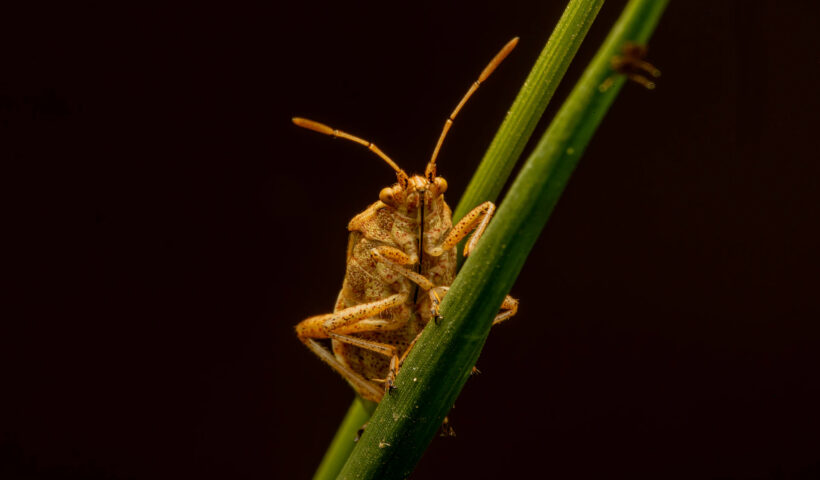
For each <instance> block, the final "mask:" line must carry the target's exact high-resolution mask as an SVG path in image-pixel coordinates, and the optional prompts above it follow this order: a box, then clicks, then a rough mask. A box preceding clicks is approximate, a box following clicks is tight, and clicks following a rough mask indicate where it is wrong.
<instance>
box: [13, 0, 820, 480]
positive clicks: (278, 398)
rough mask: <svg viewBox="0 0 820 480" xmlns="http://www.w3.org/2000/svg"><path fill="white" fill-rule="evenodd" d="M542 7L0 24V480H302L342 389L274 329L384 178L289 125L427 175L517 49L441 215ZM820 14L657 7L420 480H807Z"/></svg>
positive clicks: (796, 9)
mask: <svg viewBox="0 0 820 480" xmlns="http://www.w3.org/2000/svg"><path fill="white" fill-rule="evenodd" d="M563 4H564V2H500V3H499V2H484V1H480V2H469V6H468V4H467V3H462V4H459V5H439V4H438V3H437V2H422V3H420V2H413V3H412V4H406V3H401V4H386V3H384V2H369V3H358V4H355V5H353V4H347V3H345V2H324V1H320V2H304V3H302V4H295V3H294V2H291V3H290V4H289V5H280V4H276V3H275V2H253V3H249V2H233V3H230V4H227V3H226V4H224V5H214V6H204V5H202V4H196V3H191V4H190V5H186V4H181V3H177V4H173V5H157V6H152V5H148V4H146V3H143V2H135V3H132V4H130V5H129V4H125V3H117V6H116V7H112V6H110V5H108V3H107V2H99V3H96V4H84V5H77V4H75V5H67V4H63V5H59V6H54V5H43V4H36V3H32V4H29V6H28V7H27V8H26V10H25V11H20V10H13V11H12V10H10V11H6V12H5V14H4V15H2V18H3V20H2V22H3V28H2V31H3V33H2V44H1V45H0V51H2V59H3V60H2V61H3V64H4V65H3V66H4V68H3V72H4V73H3V75H2V76H3V79H2V80H0V85H1V86H2V97H0V98H1V99H2V101H1V102H0V115H1V116H0V121H1V122H2V123H0V127H2V142H0V144H1V145H0V152H3V153H2V157H3V160H4V161H3V167H4V170H5V175H3V177H4V178H3V182H4V184H5V187H4V188H3V191H4V194H3V195H4V197H5V200H6V201H5V202H4V204H5V207H6V209H7V214H6V215H5V220H6V221H5V226H6V229H5V230H6V233H7V235H6V236H7V237H8V239H10V240H11V244H12V245H13V246H10V247H8V250H7V260H6V263H7V267H6V268H4V270H5V271H6V272H7V273H10V276H11V282H10V283H11V285H10V286H9V287H8V288H7V289H6V295H7V296H8V297H9V298H8V300H10V301H11V303H10V304H11V305H13V306H14V307H16V308H14V309H13V311H14V314H12V315H9V316H8V317H7V318H6V319H4V320H3V324H4V326H3V329H4V332H3V334H2V337H1V338H2V339H1V340H0V342H2V352H3V354H2V355H3V358H2V359H0V360H2V365H3V367H2V368H3V376H2V382H3V384H2V401H3V403H4V404H5V406H4V407H3V408H2V418H0V429H1V430H2V432H1V433H0V477H2V478H116V479H121V478H122V479H125V478H137V477H139V478H220V479H222V478H259V479H271V478H307V477H309V476H310V475H311V474H312V472H313V470H314V468H315V467H316V465H317V464H318V461H319V459H320V458H321V455H322V453H323V452H324V449H325V447H326V446H327V444H328V442H329V440H330V438H331V436H332V434H333V433H334V432H335V429H336V427H337V425H338V422H339V420H340V419H341V417H342V416H343V414H344V412H345V410H346V409H347V407H348V405H349V404H350V400H351V399H352V398H353V395H352V391H351V390H350V388H349V387H348V386H347V385H346V384H345V382H344V381H342V379H341V378H339V376H338V375H336V374H335V373H333V372H332V371H331V370H330V369H329V368H327V367H326V366H325V365H323V364H322V363H321V362H320V361H319V360H318V359H317V358H315V357H314V356H313V355H312V354H311V353H310V352H309V351H308V350H307V349H306V348H304V347H303V346H302V345H301V344H300V343H299V342H298V341H297V339H296V337H295V335H294V333H293V325H295V324H296V323H297V322H299V321H300V320H302V319H303V318H305V317H308V316H310V315H315V314H320V313H325V312H329V311H330V310H331V309H332V306H333V302H334V300H335V298H336V294H337V292H338V289H339V288H340V286H341V282H342V278H343V275H344V253H345V246H346V229H345V227H346V224H347V221H348V220H349V219H350V218H351V217H352V216H353V215H354V214H356V213H357V212H358V211H360V210H362V209H363V208H364V207H365V206H367V205H368V204H369V203H371V202H373V201H375V199H376V198H377V195H378V191H379V189H380V188H382V187H383V186H385V185H387V184H389V183H391V182H392V181H393V180H394V176H393V174H392V173H391V171H390V170H389V168H387V167H386V166H385V165H383V164H382V163H381V162H380V161H379V160H378V158H376V157H375V156H373V155H372V154H369V153H368V152H367V151H365V150H364V149H362V148H361V147H357V146H355V145H353V144H349V143H347V142H342V141H332V140H331V139H329V138H327V137H323V136H320V135H318V134H314V133H312V132H308V131H305V130H301V129H298V128H296V127H294V126H293V125H291V124H290V117H291V116H293V115H301V116H306V117H309V118H313V119H316V120H319V121H323V122H326V123H328V124H330V125H333V126H335V127H338V128H340V129H344V130H347V131H349V132H351V133H354V134H358V135H361V136H363V137H365V138H368V139H371V140H373V141H374V142H376V143H377V144H378V145H379V146H380V147H381V148H382V149H383V150H384V151H385V152H387V153H388V154H389V155H391V156H393V158H394V159H395V160H396V161H397V162H398V163H399V164H400V165H401V166H403V167H404V168H405V169H407V170H411V171H420V170H422V169H423V166H424V164H425V162H426V160H427V159H428V156H429V154H430V152H431V150H432V147H433V145H434V143H435V140H436V138H437V136H438V133H439V131H440V128H441V126H442V125H443V122H444V119H445V117H446V115H447V113H448V112H449V111H450V110H451V109H452V108H453V106H454V105H455V103H456V102H457V100H458V99H459V98H460V96H461V95H462V94H463V93H464V92H465V91H466V89H467V87H468V86H469V84H470V82H472V81H473V79H474V78H475V76H476V75H477V74H478V72H479V71H480V70H481V68H483V66H484V65H485V64H486V62H487V61H488V60H489V59H490V58H491V57H492V55H493V54H494V53H495V52H496V51H497V50H498V49H499V48H500V47H501V46H502V45H503V44H504V42H506V41H507V40H508V39H509V38H511V37H513V36H515V35H518V36H520V37H521V42H520V44H519V47H518V48H517V49H516V50H515V51H514V52H513V54H512V55H511V56H510V57H509V58H508V60H507V61H505V63H504V64H503V65H502V66H501V67H500V68H499V70H497V72H496V73H495V74H494V76H493V77H492V78H491V79H490V80H489V81H488V82H487V83H486V84H485V85H484V86H482V88H481V89H480V90H479V92H478V93H477V95H476V96H475V97H474V99H473V100H472V101H471V102H470V103H469V104H468V106H467V107H466V108H465V109H464V110H463V112H462V114H461V116H460V117H459V119H458V121H457V123H456V125H455V126H454V128H453V130H452V132H451V134H450V136H449V138H448V141H447V142H446V144H445V147H444V149H443V152H442V155H441V157H440V162H439V164H440V167H439V171H440V173H441V174H442V175H443V176H444V177H446V178H447V180H448V182H449V184H450V190H449V192H448V198H450V201H451V204H455V203H456V200H457V199H458V197H459V196H460V194H461V193H462V192H463V190H464V187H465V186H466V183H467V181H468V179H469V176H470V174H471V172H472V170H473V169H474V168H475V166H476V165H477V163H478V161H479V159H480V158H481V155H482V152H483V151H484V150H485V148H486V147H487V145H488V143H489V140H490V139H491V138H492V134H493V133H494V131H495V129H496V128H497V126H498V124H499V123H500V121H501V119H502V118H503V115H504V113H505V112H506V109H507V108H508V106H509V105H510V103H511V102H512V99H513V98H514V96H515V93H516V92H517V89H518V86H519V85H520V84H521V83H522V81H523V79H524V78H525V76H526V73H527V71H528V69H529V67H530V66H531V65H532V63H533V62H534V61H535V58H536V56H537V54H538V52H539V51H540V49H541V48H542V46H543V44H544V42H545V41H546V38H547V36H548V34H549V32H550V31H551V29H552V27H553V26H554V24H555V23H556V21H557V19H558V17H559V16H560V14H561V11H562V8H563ZM622 5H623V2H617V1H612V2H608V3H607V4H606V5H605V6H604V8H603V9H602V11H601V13H600V15H599V17H598V20H597V21H596V23H595V24H594V25H593V27H592V29H591V31H590V33H589V36H588V38H587V41H586V42H585V43H584V45H583V46H582V47H581V50H580V52H579V54H578V56H577V58H576V61H575V62H574V63H573V66H572V67H571V68H570V70H569V72H568V74H567V76H566V79H565V85H563V86H562V87H561V88H560V89H559V90H558V92H557V93H556V96H555V98H554V100H553V104H552V105H551V106H550V109H549V110H548V112H547V115H546V116H545V118H547V119H548V118H550V117H551V116H552V114H553V113H554V112H555V110H556V108H557V105H559V104H560V102H561V101H562V100H563V98H564V97H565V96H566V94H567V92H568V91H569V87H568V85H571V84H572V83H574V82H575V81H576V80H577V78H578V77H579V74H580V72H581V71H582V68H583V66H584V65H585V64H586V62H587V61H588V60H589V59H590V58H591V56H592V55H593V53H594V51H595V49H596V48H597V45H599V44H600V41H601V40H602V39H603V37H604V36H605V34H606V32H607V31H608V29H609V27H610V25H611V24H612V22H613V21H614V19H615V18H616V17H617V15H618V13H619V12H620V10H621V8H622ZM817 14H818V7H817V6H816V4H814V3H809V2H794V3H788V4H786V3H785V2H740V1H738V2H685V1H673V2H672V3H671V5H670V6H669V8H668V10H667V12H666V14H665V16H664V18H663V20H662V21H661V24H660V26H659V27H658V29H657V32H656V34H655V36H654V37H653V39H652V42H651V47H650V60H651V61H652V62H654V63H655V64H656V65H657V66H658V67H659V68H660V69H661V70H662V71H663V77H662V78H661V80H660V82H659V85H658V88H657V90H655V91H652V92H649V91H645V90H643V89H641V88H639V87H638V86H636V85H634V84H630V85H626V86H625V88H624V89H623V91H622V93H621V95H620V97H619V98H618V99H617V101H616V102H615V104H614V106H613V108H612V109H611V111H610V112H609V114H608V115H607V117H606V119H605V120H604V121H603V123H602V125H601V127H600V129H599V132H598V134H597V135H596V137H595V138H594V140H593V141H592V143H591V144H590V146H589V148H588V150H587V152H586V154H585V155H584V159H583V161H582V162H581V164H580V166H579V168H578V169H577V171H576V172H575V175H574V176H573V178H572V181H571V183H570V185H569V187H568V188H567V190H566V192H565V194H564V196H563V198H562V199H561V201H560V203H559V204H558V206H557V208H556V210H555V212H554V215H553V217H552V219H551V220H550V223H549V224H548V226H547V227H546V229H545V230H544V233H543V235H542V237H541V239H540V240H539V242H538V243H537V244H536V246H535V248H534V250H533V252H532V254H531V256H530V259H529V261H528V263H527V265H526V266H525V268H524V270H523V272H522V274H521V276H520V277H519V279H518V282H517V283H516V286H515V287H514V288H513V291H512V294H513V295H514V296H516V297H518V298H520V300H521V310H520V313H519V315H518V316H517V317H516V318H514V319H513V320H511V321H510V322H509V323H507V324H505V325H502V326H500V327H498V328H496V329H494V332H493V334H492V335H491V337H490V339H489V341H488V343H487V346H486V348H485V350H484V352H483V353H482V357H481V359H480V361H479V364H478V366H479V368H480V369H481V370H482V372H483V374H482V375H480V376H478V377H476V378H473V379H471V380H470V381H469V382H468V384H467V386H466V388H465V390H464V392H463V394H462V395H461V397H460V398H459V401H458V404H457V408H456V409H455V410H454V411H453V412H452V414H451V419H452V422H453V425H454V426H455V429H456V431H457V434H458V437H456V438H454V439H436V440H434V442H433V444H432V446H431V448H430V449H429V450H428V452H427V453H426V455H425V457H424V458H423V459H422V461H421V463H420V464H419V466H418V469H417V471H416V473H415V475H414V477H415V478H455V477H456V476H457V477H458V478H498V477H499V476H500V475H505V476H516V477H518V476H524V475H528V474H534V475H536V476H545V477H547V476H548V477H556V478H567V477H568V478H591V477H598V478H600V477H615V478H619V477H629V478H650V477H652V478H818V477H820V434H819V433H818V432H820V413H819V412H818V405H820V385H819V384H818V383H819V382H818V373H817V367H818V365H819V364H820V363H819V362H818V353H817V348H818V345H819V344H820V342H818V328H817V325H818V321H820V312H818V310H820V308H818V301H817V299H816V295H817V293H818V263H820V262H818V260H820V254H818V248H817V247H818V245H819V244H820V233H818V228H817V221H818V218H819V217H820V215H818V213H820V212H818V205H820V193H818V190H817V186H818V174H820V167H819V166H818V163H819V162H818V155H817V150H816V137H817V130H818V129H817V126H818V122H817V120H816V118H817V112H818V107H820V105H819V104H820V102H819V101H818V98H820V95H818V93H817V91H818V86H817V78H818V73H820V72H819V70H820V69H819V68H818V61H817V58H818V56H817V51H818V50H817V47H818V45H817V43H818V42H817V40H816V38H817V33H816V28H817V19H818V15H817ZM545 126H546V122H542V125H540V126H539V128H538V129H537V130H536V133H535V135H536V136H540V135H541V133H542V132H543V130H544V128H545ZM92 213H93V215H94V221H93V224H92V223H91V220H92V219H91V214H92ZM90 225H93V227H92V228H89V226H90ZM89 280H90V281H89Z"/></svg>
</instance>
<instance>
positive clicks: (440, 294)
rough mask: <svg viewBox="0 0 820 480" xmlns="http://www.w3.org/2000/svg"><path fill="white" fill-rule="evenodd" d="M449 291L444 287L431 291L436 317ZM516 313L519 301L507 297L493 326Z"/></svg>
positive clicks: (448, 288) (431, 302) (431, 301)
mask: <svg viewBox="0 0 820 480" xmlns="http://www.w3.org/2000/svg"><path fill="white" fill-rule="evenodd" d="M448 290H450V287H447V286H443V285H442V286H440V287H436V288H434V289H432V290H430V304H431V305H432V308H433V312H432V314H433V315H435V316H436V317H437V316H438V306H439V304H441V301H442V300H443V299H444V295H446V294H447V291H448ZM516 313H518V300H516V299H514V298H513V297H511V296H509V295H507V296H506V297H504V301H503V302H502V303H501V312H499V313H498V315H496V316H495V318H494V319H493V325H498V324H499V323H501V322H503V321H504V320H507V319H509V318H510V317H512V316H514V315H515V314H516Z"/></svg>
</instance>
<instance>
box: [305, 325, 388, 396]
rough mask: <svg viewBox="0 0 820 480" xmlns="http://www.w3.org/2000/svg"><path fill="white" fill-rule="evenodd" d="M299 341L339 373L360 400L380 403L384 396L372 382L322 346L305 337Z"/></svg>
mask: <svg viewBox="0 0 820 480" xmlns="http://www.w3.org/2000/svg"><path fill="white" fill-rule="evenodd" d="M299 340H301V341H302V343H304V344H305V345H307V347H308V348H309V349H310V350H311V351H312V352H313V353H315V354H316V356H318V357H319V358H321V359H322V361H324V362H325V363H327V364H328V365H330V367H331V368H333V369H334V370H336V371H337V372H339V374H340V375H341V376H342V377H344V379H345V380H347V381H348V383H350V385H351V386H352V387H353V389H354V390H356V392H357V393H358V394H359V395H361V397H362V398H364V399H365V400H370V401H371V402H376V403H378V402H380V401H381V399H382V397H383V396H384V392H382V390H381V389H380V388H377V387H376V386H375V385H374V384H373V383H372V382H370V381H368V380H367V379H366V378H364V377H363V376H362V375H360V374H358V373H356V372H354V371H353V370H351V369H350V368H349V367H348V366H347V365H345V364H343V363H342V362H340V361H339V360H338V359H337V358H336V357H334V356H333V354H332V353H330V351H329V350H328V349H327V348H325V347H324V346H323V345H322V344H320V343H319V342H317V341H316V340H313V339H312V338H306V337H299Z"/></svg>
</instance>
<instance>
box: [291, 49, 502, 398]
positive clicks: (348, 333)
mask: <svg viewBox="0 0 820 480" xmlns="http://www.w3.org/2000/svg"><path fill="white" fill-rule="evenodd" d="M517 43H518V38H514V39H512V40H510V41H509V42H508V43H507V44H506V45H505V46H504V48H502V49H501V51H500V52H498V54H496V56H495V57H494V58H493V59H492V60H491V61H490V63H489V64H488V65H487V66H486V67H485V68H484V70H483V71H482V72H481V75H479V77H478V80H476V81H475V82H473V84H472V85H471V86H470V88H469V90H468V91H467V93H466V94H465V95H464V97H463V98H462V99H461V101H460V102H459V103H458V105H457V106H456V108H455V109H454V110H453V112H452V113H451V114H450V116H449V117H448V118H447V120H446V121H445V124H444V128H443V130H442V132H441V135H440V136H439V139H438V142H437V143H436V146H435V148H434V150H433V154H432V156H431V158H430V161H429V162H428V163H427V167H426V169H425V172H424V175H413V176H409V175H407V173H405V172H404V170H402V169H401V168H400V167H399V166H398V165H397V164H396V163H395V162H394V161H393V160H392V159H390V157H388V156H387V155H386V154H385V153H384V152H382V151H381V150H380V149H379V148H378V147H376V145H374V144H373V143H371V142H369V141H367V140H364V139H361V138H359V137H356V136H353V135H351V134H349V133H345V132H342V131H340V130H335V129H333V128H331V127H328V126H327V125H323V124H321V123H318V122H314V121H312V120H307V119H304V118H293V123H295V124H296V125H298V126H300V127H303V128H307V129H309V130H314V131H316V132H319V133H323V134H326V135H330V136H333V137H337V138H342V139H346V140H350V141H353V142H355V143H358V144H360V145H363V146H365V147H367V148H368V149H369V150H370V151H372V152H373V153H375V154H376V155H378V156H379V157H381V159H382V160H384V161H385V162H386V163H387V164H388V165H389V166H390V167H391V168H392V169H393V170H394V171H395V172H396V177H397V182H396V183H395V184H394V185H393V186H390V187H387V188H384V189H382V191H381V193H380V194H379V200H378V201H377V202H376V203H374V204H372V205H370V206H369V207H368V208H367V209H366V210H365V211H364V212H362V213H360V214H358V215H356V216H355V217H353V220H351V221H350V223H349V225H348V230H349V231H350V235H349V240H348V246H347V269H346V273H345V278H344V283H343V286H342V291H341V292H340V293H339V296H338V298H337V300H336V306H335V308H334V309H333V313H328V314H324V315H317V316H314V317H310V318H307V319H305V320H303V321H302V322H300V323H299V324H298V325H296V334H297V336H298V337H299V340H301V341H302V342H303V343H304V344H305V345H306V346H307V347H308V348H310V350H311V351H313V352H314V353H315V354H316V355H318V356H319V358H321V359H322V360H323V361H324V362H326V363H327V364H328V365H330V366H331V367H333V369H334V370H336V371H337V372H339V373H340V374H341V375H342V376H343V377H344V378H345V379H346V380H347V381H348V383H350V385H351V386H352V387H353V388H354V389H355V390H356V392H358V394H359V395H361V396H362V397H363V398H365V399H367V400H371V401H374V402H379V401H380V400H381V399H382V397H383V396H384V392H385V390H387V391H389V390H390V389H391V388H392V387H393V380H394V378H395V376H396V374H397V372H398V369H399V367H400V365H401V363H402V361H403V360H404V357H405V356H406V355H407V353H408V352H409V351H410V349H411V348H412V346H413V343H414V342H415V341H416V339H417V338H418V336H419V334H420V333H421V332H422V330H423V329H424V327H425V326H426V325H427V324H428V323H429V322H430V320H433V319H438V306H439V304H440V302H441V300H442V298H443V297H444V295H445V294H446V292H447V289H448V288H449V285H450V284H451V283H452V281H453V279H454V278H455V275H456V255H457V252H456V245H457V244H458V243H459V241H460V240H462V239H463V238H465V237H466V236H467V235H469V234H470V232H471V231H473V230H475V231H474V233H473V234H472V236H471V237H470V240H469V241H468V242H467V244H466V246H465V248H464V255H465V256H468V255H469V254H470V252H471V251H472V250H473V249H474V248H475V246H476V243H477V242H478V240H479V238H481V234H482V233H483V232H484V230H485V228H486V227H487V224H488V223H489V221H490V218H491V217H492V215H493V212H494V211H495V205H493V203H492V202H484V203H483V204H481V205H479V206H477V207H476V208H474V209H473V210H472V211H470V212H469V213H468V214H467V215H466V216H465V217H464V218H463V219H461V220H460V221H459V222H458V223H457V224H455V225H453V223H452V213H451V211H450V207H448V206H447V203H446V202H445V201H444V196H443V194H444V192H445V191H446V190H447V182H446V181H445V180H444V178H442V177H439V176H438V175H437V173H436V158H437V157H438V154H439V150H440V149H441V145H442V142H443V141H444V138H445V137H446V135H447V132H448V131H449V130H450V127H451V126H452V125H453V121H454V119H455V118H456V116H457V115H458V113H459V112H460V111H461V109H462V107H463V106H464V104H465V103H466V102H467V100H468V99H469V98H470V96H471V95H472V94H473V93H474V92H475V91H476V89H478V87H479V85H480V84H481V82H483V81H484V80H486V79H487V77H489V76H490V74H491V73H492V72H493V70H495V68H496V67H497V66H498V65H499V64H500V63H501V61H502V60H504V58H505V57H506V56H507V55H508V54H509V53H510V51H512V49H513V48H514V47H515V45H516V44H517ZM501 309H502V311H501V312H500V313H499V314H498V315H497V316H496V317H495V319H494V321H493V324H496V323H499V322H502V321H504V320H506V319H508V318H510V317H511V316H513V315H515V313H516V311H517V309H518V301H517V300H515V299H513V298H512V297H509V296H507V298H506V299H505V300H504V303H503V304H502V306H501ZM322 339H330V341H331V348H332V352H331V350H329V349H328V348H327V347H325V346H324V345H323V344H322V343H320V342H319V340H322Z"/></svg>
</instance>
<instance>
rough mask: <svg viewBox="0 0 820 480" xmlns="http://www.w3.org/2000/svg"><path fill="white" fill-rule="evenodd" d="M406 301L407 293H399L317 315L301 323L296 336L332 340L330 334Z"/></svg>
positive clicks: (297, 327) (297, 326) (298, 325)
mask: <svg viewBox="0 0 820 480" xmlns="http://www.w3.org/2000/svg"><path fill="white" fill-rule="evenodd" d="M406 300H407V294H406V293H397V294H395V295H390V296H389V297H387V298H385V299H383V300H377V301H375V302H370V303H363V304H361V305H356V306H353V307H349V308H344V309H342V310H339V311H338V312H335V313H326V314H324V315H316V316H314V317H310V318H307V319H305V320H302V321H301V322H299V324H297V325H296V335H298V336H299V337H300V338H302V337H308V338H330V337H329V335H328V333H329V332H331V331H337V330H339V329H342V328H344V327H347V326H348V325H351V324H354V323H356V322H359V321H361V320H364V319H366V318H369V317H373V316H374V315H377V314H379V313H381V312H383V311H385V310H387V309H388V308H392V307H395V306H398V305H401V304H403V303H404V302H405V301H406Z"/></svg>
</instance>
